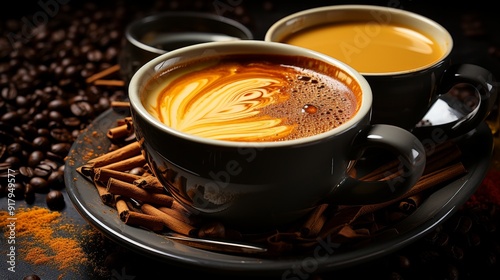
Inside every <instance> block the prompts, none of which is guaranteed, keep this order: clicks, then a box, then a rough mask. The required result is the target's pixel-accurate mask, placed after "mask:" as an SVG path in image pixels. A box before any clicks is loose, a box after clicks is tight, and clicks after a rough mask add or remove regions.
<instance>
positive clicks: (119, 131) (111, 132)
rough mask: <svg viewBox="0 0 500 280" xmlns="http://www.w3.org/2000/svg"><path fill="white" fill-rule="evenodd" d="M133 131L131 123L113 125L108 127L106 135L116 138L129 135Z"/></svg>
mask: <svg viewBox="0 0 500 280" xmlns="http://www.w3.org/2000/svg"><path fill="white" fill-rule="evenodd" d="M131 133H132V131H131V127H130V125H129V124H123V125H119V126H116V127H112V128H110V129H108V132H107V133H106V136H107V137H108V138H109V139H112V140H116V139H121V138H124V137H127V136H129V135H130V134H131Z"/></svg>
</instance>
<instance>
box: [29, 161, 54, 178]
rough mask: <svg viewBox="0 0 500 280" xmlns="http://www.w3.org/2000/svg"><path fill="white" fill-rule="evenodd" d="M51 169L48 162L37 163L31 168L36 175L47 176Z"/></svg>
mask: <svg viewBox="0 0 500 280" xmlns="http://www.w3.org/2000/svg"><path fill="white" fill-rule="evenodd" d="M52 171H53V169H52V167H51V166H50V165H48V164H39V165H37V166H36V167H35V168H34V169H33V174H34V175H35V176H38V177H42V178H47V177H49V175H50V174H51V173H52Z"/></svg>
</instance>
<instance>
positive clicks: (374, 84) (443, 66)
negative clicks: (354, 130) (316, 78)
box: [265, 5, 497, 139]
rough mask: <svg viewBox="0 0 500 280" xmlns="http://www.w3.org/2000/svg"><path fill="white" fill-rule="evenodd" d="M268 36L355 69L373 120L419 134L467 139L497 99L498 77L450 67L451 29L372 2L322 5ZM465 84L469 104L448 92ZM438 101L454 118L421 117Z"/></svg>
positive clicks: (286, 19)
mask: <svg viewBox="0 0 500 280" xmlns="http://www.w3.org/2000/svg"><path fill="white" fill-rule="evenodd" d="M265 40H266V41H271V42H281V43H287V44H292V45H296V46H300V47H305V48H309V49H312V50H315V51H319V52H322V53H324V54H327V55H329V56H332V57H334V58H337V59H339V60H341V61H343V62H344V63H347V64H348V65H350V66H352V67H353V68H354V69H356V70H357V71H358V72H360V73H361V74H362V75H363V76H364V77H365V78H366V80H367V81H368V83H369V84H370V86H371V88H372V91H373V116H372V122H373V123H385V124H391V125H396V126H399V127H402V128H404V129H407V130H410V131H412V132H413V133H414V134H415V135H418V136H419V138H420V139H423V138H428V137H432V134H433V133H434V134H436V133H438V134H440V135H441V136H440V137H441V138H443V137H446V138H455V137H459V136H462V135H464V134H466V133H468V132H470V131H472V130H473V129H475V128H476V127H477V125H478V124H480V123H481V122H482V121H484V120H485V119H486V117H487V116H488V114H489V112H490V111H491V109H492V107H493V106H494V104H495V99H496V96H497V92H496V81H495V78H494V77H493V75H492V74H491V73H490V72H489V71H488V70H487V69H484V68H483V67H480V66H478V65H473V64H453V63H452V61H451V59H450V53H451V52H452V50H453V38H452V36H451V35H450V33H449V32H448V31H447V30H446V29H445V28H444V27H443V26H441V25H440V24H438V23H437V22H435V21H433V20H431V19H429V18H426V17H424V16H422V15H419V14H416V13H413V12H409V11H404V10H401V9H397V8H392V7H382V6H373V5H333V6H324V7H317V8H312V9H308V10H303V11H300V12H297V13H294V14H291V15H288V16H285V17H284V18H282V19H280V20H278V21H276V22H275V23H274V24H272V25H271V26H270V28H269V29H268V30H267V32H266V34H265ZM464 84H467V85H468V86H470V87H472V88H473V92H474V94H473V95H472V96H469V97H468V98H467V100H466V101H465V102H464V100H460V98H457V96H455V95H453V94H449V92H452V91H453V90H451V89H452V88H453V87H455V86H463V85H464ZM438 102H439V103H442V104H444V106H441V107H440V108H444V110H447V111H453V114H452V116H451V117H450V118H448V119H447V120H445V121H439V122H437V121H434V123H432V120H431V123H430V124H429V123H428V121H429V120H427V122H424V121H425V120H426V119H425V118H424V117H426V116H427V114H428V113H429V111H430V110H431V109H432V108H433V106H435V105H436V103H438ZM441 113H443V112H441ZM423 118H424V119H423Z"/></svg>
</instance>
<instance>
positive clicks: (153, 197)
mask: <svg viewBox="0 0 500 280" xmlns="http://www.w3.org/2000/svg"><path fill="white" fill-rule="evenodd" d="M106 190H107V191H108V192H109V193H112V194H115V195H122V196H125V197H129V198H134V199H136V200H139V201H140V202H142V203H151V204H154V205H160V206H166V207H170V206H171V205H172V201H173V197H171V196H169V195H166V194H161V193H150V192H148V191H146V190H144V189H141V188H138V187H137V186H135V185H134V184H131V183H127V182H124V181H121V180H118V179H115V178H109V180H108V184H107V185H106Z"/></svg>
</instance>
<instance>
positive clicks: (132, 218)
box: [124, 211, 164, 232]
mask: <svg viewBox="0 0 500 280" xmlns="http://www.w3.org/2000/svg"><path fill="white" fill-rule="evenodd" d="M124 222H125V224H126V225H129V226H134V227H142V228H145V229H149V230H151V231H154V232H159V231H162V230H163V228H164V224H163V220H162V219H161V218H159V217H157V216H154V215H148V214H144V213H140V212H134V211H128V212H127V213H126V214H125V215H124Z"/></svg>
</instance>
